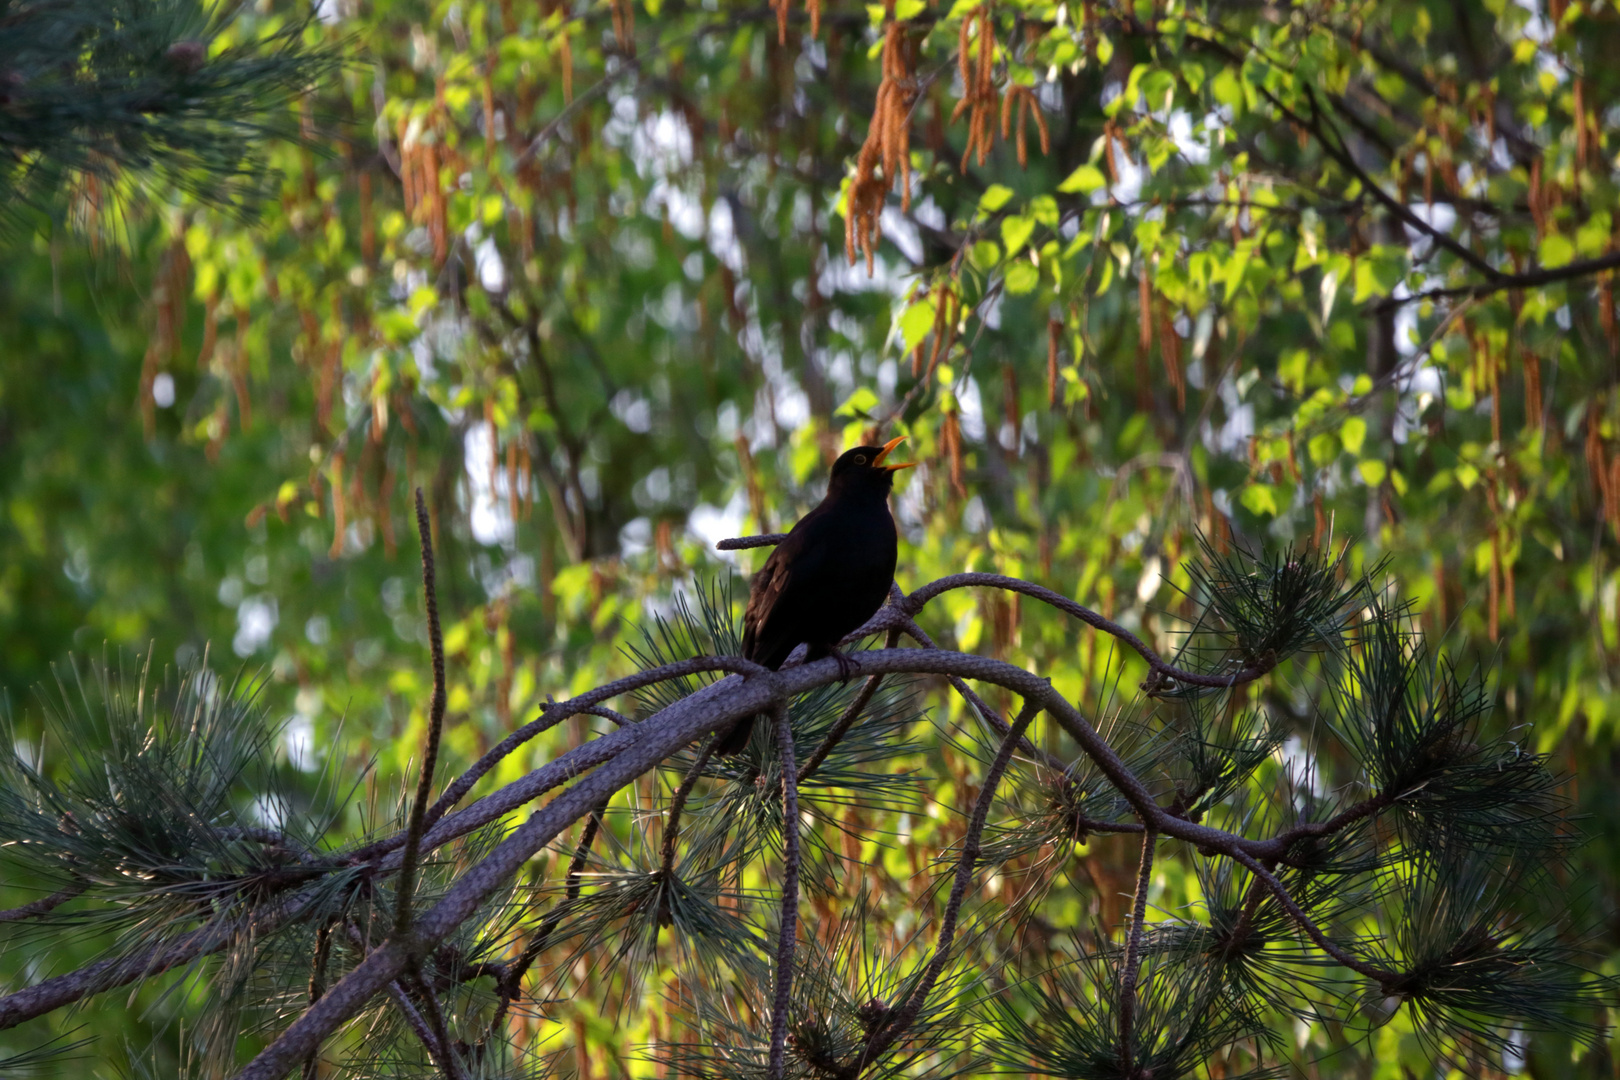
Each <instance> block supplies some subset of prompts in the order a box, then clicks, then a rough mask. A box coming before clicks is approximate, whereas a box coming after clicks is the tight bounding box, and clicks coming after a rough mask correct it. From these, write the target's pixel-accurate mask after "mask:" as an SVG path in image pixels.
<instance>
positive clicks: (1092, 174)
mask: <svg viewBox="0 0 1620 1080" xmlns="http://www.w3.org/2000/svg"><path fill="white" fill-rule="evenodd" d="M1107 183H1108V179H1107V177H1105V176H1103V174H1102V170H1101V169H1099V168H1097V166H1095V165H1090V164H1087V165H1082V166H1080V167H1079V168H1078V169H1076V170H1074V172H1072V173H1070V174H1069V178H1068V179H1067V180H1065V181H1063V183H1061V184H1059V185H1058V190H1059V191H1061V192H1063V193H1064V194H1066V195H1069V194H1073V193H1075V192H1079V193H1080V194H1082V195H1090V194H1091V193H1092V192H1093V191H1096V190H1097V189H1098V188H1100V187H1103V186H1104V185H1106V184H1107Z"/></svg>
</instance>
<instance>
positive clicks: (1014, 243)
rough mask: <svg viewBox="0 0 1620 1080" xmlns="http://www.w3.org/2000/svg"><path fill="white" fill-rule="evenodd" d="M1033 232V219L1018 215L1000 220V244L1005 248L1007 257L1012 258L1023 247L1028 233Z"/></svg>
mask: <svg viewBox="0 0 1620 1080" xmlns="http://www.w3.org/2000/svg"><path fill="white" fill-rule="evenodd" d="M1034 231H1035V219H1034V218H1032V217H1026V216H1024V215H1023V214H1019V215H1017V216H1016V217H1009V218H1003V219H1002V220H1001V242H1002V243H1003V244H1005V245H1006V247H1007V257H1008V258H1012V257H1013V256H1014V255H1016V254H1018V251H1019V249H1020V248H1022V247H1023V246H1024V241H1026V240H1028V239H1029V235H1030V233H1032V232H1034Z"/></svg>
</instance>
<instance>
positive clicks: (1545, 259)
mask: <svg viewBox="0 0 1620 1080" xmlns="http://www.w3.org/2000/svg"><path fill="white" fill-rule="evenodd" d="M1536 258H1537V259H1539V260H1540V262H1541V265H1542V266H1544V267H1547V268H1548V269H1553V268H1555V267H1559V266H1566V265H1568V264H1569V263H1570V262H1571V261H1573V260H1574V258H1575V245H1574V244H1572V243H1570V241H1569V237H1567V236H1565V235H1563V234H1562V233H1548V234H1547V235H1546V236H1543V237H1542V238H1541V246H1540V247H1539V248H1537V249H1536Z"/></svg>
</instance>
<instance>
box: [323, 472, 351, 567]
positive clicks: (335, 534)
mask: <svg viewBox="0 0 1620 1080" xmlns="http://www.w3.org/2000/svg"><path fill="white" fill-rule="evenodd" d="M347 514H348V507H347V506H346V505H345V503H344V499H343V451H342V450H339V451H338V452H337V453H335V454H333V455H332V550H331V551H329V552H327V557H328V558H332V559H337V558H341V557H342V555H343V530H344V519H345V517H346V516H347Z"/></svg>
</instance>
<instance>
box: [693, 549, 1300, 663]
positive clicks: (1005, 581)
mask: <svg viewBox="0 0 1620 1080" xmlns="http://www.w3.org/2000/svg"><path fill="white" fill-rule="evenodd" d="M786 538H787V536H786V534H785V533H767V534H764V535H761V536H745V537H736V538H733V539H730V540H722V541H720V542H719V543H718V544H716V545H715V546H716V547H718V548H720V549H721V550H724V551H732V550H736V549H738V548H744V547H766V546H769V545H771V544H779V543H781V542H782V541H783V540H785V539H786ZM975 586H977V587H982V588H991V589H1004V590H1006V591H1007V592H1015V593H1019V594H1020V595H1023V596H1028V597H1030V598H1031V599H1035V600H1039V601H1041V602H1042V603H1043V604H1048V605H1050V606H1051V607H1054V608H1057V609H1058V610H1059V611H1061V612H1063V613H1064V614H1066V615H1071V616H1073V617H1074V618H1076V619H1079V620H1080V621H1081V622H1083V623H1085V624H1086V625H1087V626H1090V627H1092V628H1093V629H1097V630H1101V631H1102V632H1103V633H1105V634H1108V635H1110V636H1111V637H1115V638H1118V639H1119V640H1120V641H1123V642H1124V643H1125V644H1126V645H1128V646H1129V647H1130V648H1131V650H1132V651H1134V652H1135V653H1136V654H1137V655H1138V656H1140V657H1141V658H1142V659H1144V660H1146V661H1147V662H1148V667H1149V669H1150V671H1151V673H1150V674H1149V676H1148V678H1147V680H1146V681H1144V682H1143V684H1142V689H1143V690H1145V691H1147V692H1148V693H1150V694H1152V693H1157V692H1158V691H1159V690H1161V689H1163V687H1164V684H1165V682H1166V681H1167V680H1173V681H1175V682H1180V683H1185V684H1187V685H1189V686H1205V687H1209V688H1211V689H1218V690H1229V689H1231V688H1232V687H1234V686H1242V685H1243V684H1244V683H1249V682H1253V681H1254V680H1255V679H1258V678H1260V677H1261V676H1262V675H1265V674H1267V673H1268V672H1270V671H1271V670H1272V669H1273V668H1275V667H1276V666H1277V664H1278V662H1279V661H1278V659H1277V658H1272V659H1269V660H1267V661H1263V662H1257V663H1249V664H1246V665H1244V666H1243V667H1241V668H1239V669H1237V670H1236V671H1234V672H1232V673H1231V674H1230V675H1202V674H1200V673H1198V672H1196V671H1187V670H1186V669H1184V668H1180V667H1177V666H1176V665H1175V664H1172V663H1169V662H1168V661H1166V660H1165V659H1164V657H1162V656H1160V655H1159V654H1158V652H1157V651H1155V650H1154V649H1153V648H1152V647H1151V646H1149V645H1148V644H1147V642H1145V641H1143V640H1142V639H1141V638H1139V637H1137V636H1136V635H1135V634H1133V633H1131V632H1130V631H1129V630H1127V629H1125V628H1124V627H1123V626H1121V625H1119V623H1117V622H1114V621H1113V620H1112V619H1109V618H1105V617H1104V616H1102V615H1099V614H1098V613H1097V612H1095V611H1092V610H1091V609H1090V608H1088V607H1086V606H1085V605H1083V604H1077V603H1075V602H1074V601H1073V600H1070V599H1069V598H1068V597H1067V596H1064V595H1063V594H1062V593H1057V592H1053V591H1052V590H1051V589H1048V588H1045V587H1044V586H1041V585H1036V584H1034V583H1032V582H1028V581H1024V580H1022V579H1021V578H1014V577H1007V576H1005V575H1003V574H980V573H966V574H951V575H949V576H948V577H942V578H940V579H938V580H937V581H931V582H929V583H928V584H927V585H924V586H922V587H921V588H919V589H917V590H916V591H915V592H913V593H911V594H910V595H909V596H906V597H905V598H904V600H903V601H899V602H898V603H895V604H891V606H888V607H885V608H883V609H882V610H880V611H879V612H878V613H877V614H876V615H874V616H873V617H872V618H871V619H869V620H868V621H867V623H866V625H864V626H862V627H860V628H859V629H858V630H856V631H855V632H854V633H852V634H849V635H847V636H846V638H845V640H846V641H847V640H849V639H851V638H857V637H864V636H865V635H867V634H871V633H874V632H876V631H878V630H885V629H888V628H889V627H890V626H892V625H894V624H895V622H896V621H897V620H898V619H899V618H901V617H903V616H909V617H910V618H913V619H915V618H916V617H917V615H918V613H920V612H921V611H922V609H923V608H924V607H926V606H927V604H928V602H929V601H930V600H932V599H934V598H935V597H937V596H940V595H941V594H943V593H947V592H950V591H951V590H952V589H966V588H971V587H975ZM919 640H920V639H919Z"/></svg>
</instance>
